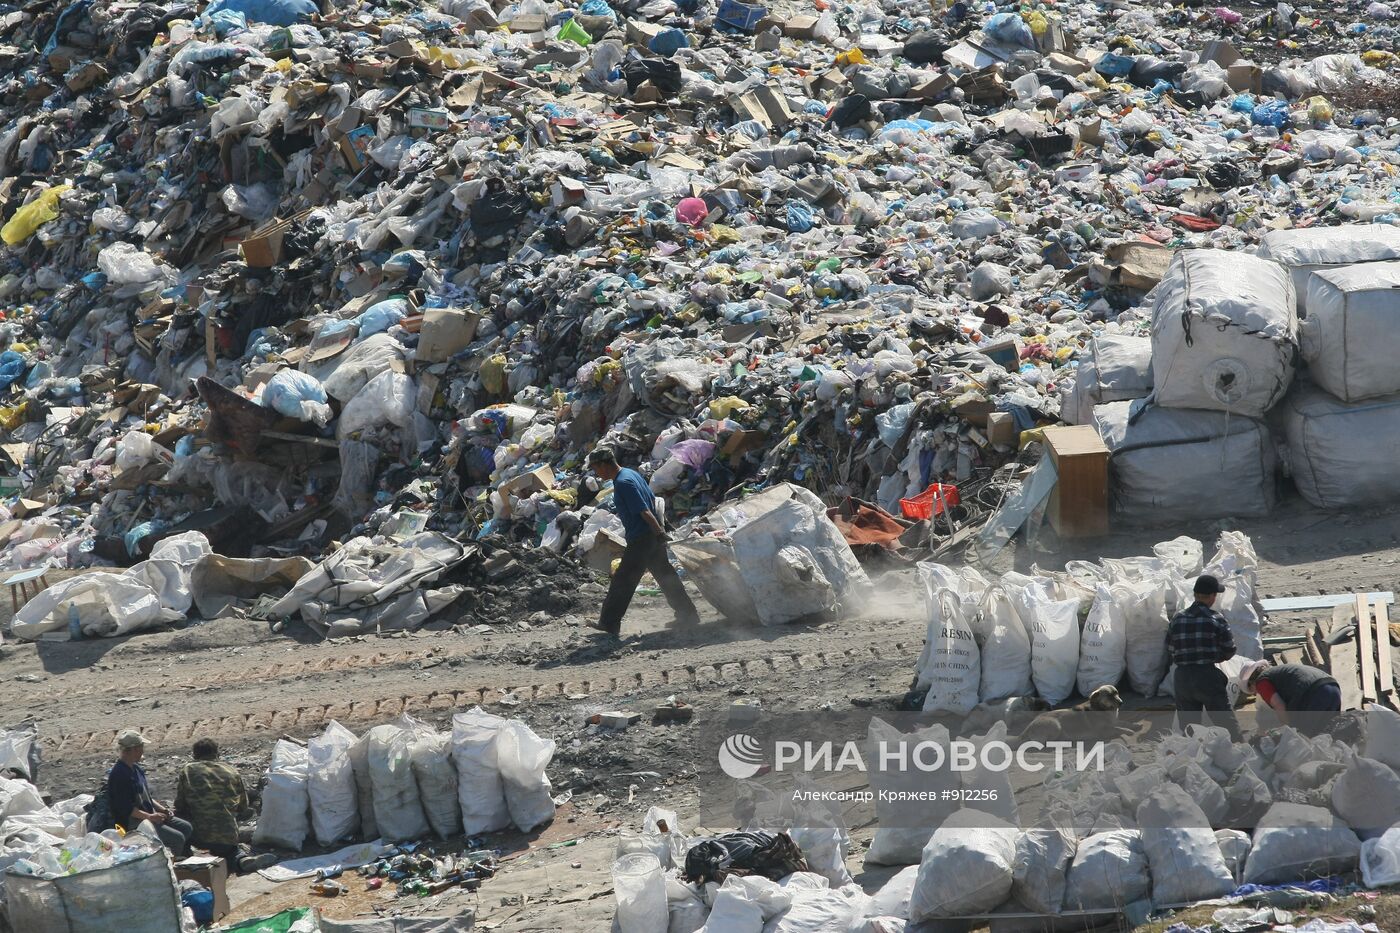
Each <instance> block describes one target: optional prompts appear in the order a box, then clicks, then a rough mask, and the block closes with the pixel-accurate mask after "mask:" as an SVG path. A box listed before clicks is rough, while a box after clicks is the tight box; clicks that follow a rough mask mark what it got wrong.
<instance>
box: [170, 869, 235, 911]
mask: <svg viewBox="0 0 1400 933" xmlns="http://www.w3.org/2000/svg"><path fill="white" fill-rule="evenodd" d="M175 880H176V881H193V882H196V883H197V884H202V885H204V887H206V888H208V889H209V893H210V894H213V895H214V919H215V920H218V919H220V918H222V917H226V916H228V911H229V906H228V862H226V861H224V860H223V859H222V858H220V857H219V856H216V855H192V856H190V857H189V858H187V859H185V860H184V861H182V862H176V863H175Z"/></svg>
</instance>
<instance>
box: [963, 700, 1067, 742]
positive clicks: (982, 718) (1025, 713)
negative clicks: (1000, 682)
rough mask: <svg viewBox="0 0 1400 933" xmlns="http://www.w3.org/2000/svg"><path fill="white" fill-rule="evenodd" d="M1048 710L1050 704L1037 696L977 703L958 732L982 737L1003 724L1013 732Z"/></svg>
mask: <svg viewBox="0 0 1400 933" xmlns="http://www.w3.org/2000/svg"><path fill="white" fill-rule="evenodd" d="M1048 709H1050V704H1049V703H1046V702H1045V701H1044V700H1042V699H1041V698H1040V697H1038V696H1025V697H1008V698H1007V699H1005V700H993V701H992V702H990V703H978V704H977V705H976V706H974V707H973V708H972V712H970V713H968V714H967V718H966V719H964V720H963V722H962V728H961V730H960V731H961V733H962V734H963V735H983V734H984V733H986V731H987V730H988V729H990V728H992V726H994V725H996V724H997V723H999V722H1005V723H1006V727H1007V731H1008V732H1014V731H1016V729H1017V728H1018V727H1020V726H1021V725H1023V724H1025V723H1028V722H1030V721H1032V719H1033V718H1034V717H1035V716H1036V715H1037V714H1039V713H1043V712H1045V711H1046V710H1048Z"/></svg>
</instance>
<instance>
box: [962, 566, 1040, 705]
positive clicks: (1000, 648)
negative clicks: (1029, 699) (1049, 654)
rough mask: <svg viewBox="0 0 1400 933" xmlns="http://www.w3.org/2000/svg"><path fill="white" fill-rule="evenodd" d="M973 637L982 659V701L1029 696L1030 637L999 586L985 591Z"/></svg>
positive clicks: (1031, 686)
mask: <svg viewBox="0 0 1400 933" xmlns="http://www.w3.org/2000/svg"><path fill="white" fill-rule="evenodd" d="M976 634H977V638H978V650H979V652H980V653H981V656H982V680H981V686H980V688H979V696H980V698H981V700H982V702H983V703H987V702H990V701H992V700H1004V699H1006V698H1007V697H1018V696H1027V695H1029V694H1030V693H1031V691H1033V690H1034V689H1035V685H1034V683H1033V682H1032V681H1031V637H1030V634H1029V633H1028V632H1027V631H1026V626H1025V624H1024V623H1022V621H1021V616H1020V615H1019V614H1018V613H1017V612H1016V607H1015V606H1014V605H1012V603H1011V598H1010V597H1009V596H1008V595H1007V593H1006V591H1005V590H1004V589H1002V588H1001V587H999V586H994V587H991V588H989V589H988V590H987V594H986V596H985V597H984V598H983V600H982V607H981V616H980V619H979V623H978V625H977V626H976Z"/></svg>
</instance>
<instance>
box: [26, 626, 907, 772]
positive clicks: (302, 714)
mask: <svg viewBox="0 0 1400 933" xmlns="http://www.w3.org/2000/svg"><path fill="white" fill-rule="evenodd" d="M907 648H908V646H907V645H905V644H904V643H903V642H895V643H892V644H889V645H883V646H880V647H878V648H876V647H868V646H861V647H854V648H846V649H844V650H840V651H816V652H812V653H807V654H803V653H797V652H779V653H776V654H771V655H765V656H762V657H758V658H742V659H739V660H734V661H712V662H707V663H704V664H694V665H690V664H688V665H684V666H681V667H671V668H662V669H660V670H642V671H631V672H628V673H624V674H619V675H617V676H613V675H599V676H596V677H592V678H581V679H578V680H556V681H547V682H543V683H529V682H525V681H511V680H507V681H503V682H498V683H495V684H491V685H487V686H480V687H473V688H468V689H463V690H433V691H429V692H427V693H402V694H398V695H396V696H387V697H383V698H380V699H377V700H363V699H361V700H347V701H340V702H332V703H312V704H308V705H305V706H297V707H294V708H291V709H285V708H284V709H272V710H260V711H257V712H251V713H240V714H235V715H230V716H222V717H208V718H203V719H195V720H184V721H176V722H165V723H136V724H134V725H133V727H134V728H138V729H140V731H141V732H142V733H143V734H144V735H145V736H146V738H147V741H148V742H150V743H151V744H152V745H159V744H161V743H166V742H179V743H183V742H187V741H189V740H190V739H191V738H192V737H194V736H195V735H207V736H211V737H213V738H218V739H224V740H229V739H238V738H240V737H243V736H246V735H252V734H255V733H266V732H272V733H283V732H289V731H293V730H295V731H298V732H309V731H312V730H315V729H319V728H321V727H322V726H324V725H325V724H326V723H327V722H329V721H330V720H332V719H336V720H339V721H341V722H343V723H346V724H347V725H349V724H361V723H368V722H385V721H387V720H389V719H392V718H394V717H395V716H398V715H400V714H401V713H405V712H407V713H420V714H422V713H445V712H448V711H451V710H461V709H466V708H467V707H470V706H476V705H480V706H493V705H497V706H507V707H510V706H516V705H519V704H521V703H542V702H552V701H555V700H567V699H569V698H571V697H584V696H587V697H598V696H605V695H618V694H631V693H635V692H638V691H644V690H649V689H666V688H671V687H676V688H681V689H685V688H690V687H707V686H723V685H726V684H736V683H742V682H745V681H749V680H752V679H754V678H758V677H771V676H773V675H781V674H784V673H790V672H795V671H802V672H808V671H815V670H829V669H833V668H847V667H851V666H853V665H856V664H865V663H869V662H870V661H872V660H881V659H884V658H887V657H889V656H890V653H891V652H893V653H894V656H896V657H902V656H903V652H905V650H906V649H907ZM413 656H416V653H414V652H404V653H402V655H376V656H373V657H379V658H380V660H379V662H378V663H380V664H382V663H385V659H386V658H395V659H400V660H401V659H402V657H413ZM432 657H440V655H433V656H432ZM370 660H371V658H337V659H324V660H323V661H320V662H297V663H295V664H282V665H271V666H269V667H267V668H262V669H259V670H254V671H246V672H243V673H242V674H240V675H239V676H237V677H236V678H230V681H232V682H241V683H247V682H249V681H252V680H254V679H258V680H261V681H264V682H265V681H267V680H269V679H272V678H295V677H300V676H305V675H306V674H307V673H311V672H314V673H322V672H334V671H336V670H341V669H349V668H351V667H360V666H366V662H368V661H370ZM330 662H334V663H335V664H336V665H345V667H340V666H337V667H323V666H317V665H324V664H327V663H330ZM350 662H353V663H350ZM308 665H312V666H315V667H316V669H315V670H314V671H308V669H307V667H308ZM116 735H117V734H116V731H115V730H110V729H107V730H99V731H95V732H71V733H67V734H65V735H62V736H46V737H44V738H43V739H41V741H42V742H43V743H44V745H45V746H46V751H49V752H52V753H53V754H56V755H59V756H66V755H82V754H86V753H92V752H97V751H106V750H109V749H110V748H111V747H112V743H113V742H114V741H115V740H116Z"/></svg>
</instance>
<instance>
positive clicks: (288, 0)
mask: <svg viewBox="0 0 1400 933" xmlns="http://www.w3.org/2000/svg"><path fill="white" fill-rule="evenodd" d="M222 10H232V11H233V12H235V13H242V14H243V15H244V16H245V17H247V19H248V22H250V23H267V24H269V25H272V26H292V25H295V24H296V23H299V22H301V21H302V20H304V19H310V18H311V17H313V16H315V15H316V14H317V13H319V12H320V9H319V8H318V7H317V5H316V0H214V2H213V3H211V4H209V5H208V6H207V7H205V8H204V17H205V19H206V20H207V19H209V18H210V17H212V16H213V15H214V14H215V13H218V12H220V11H222Z"/></svg>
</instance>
